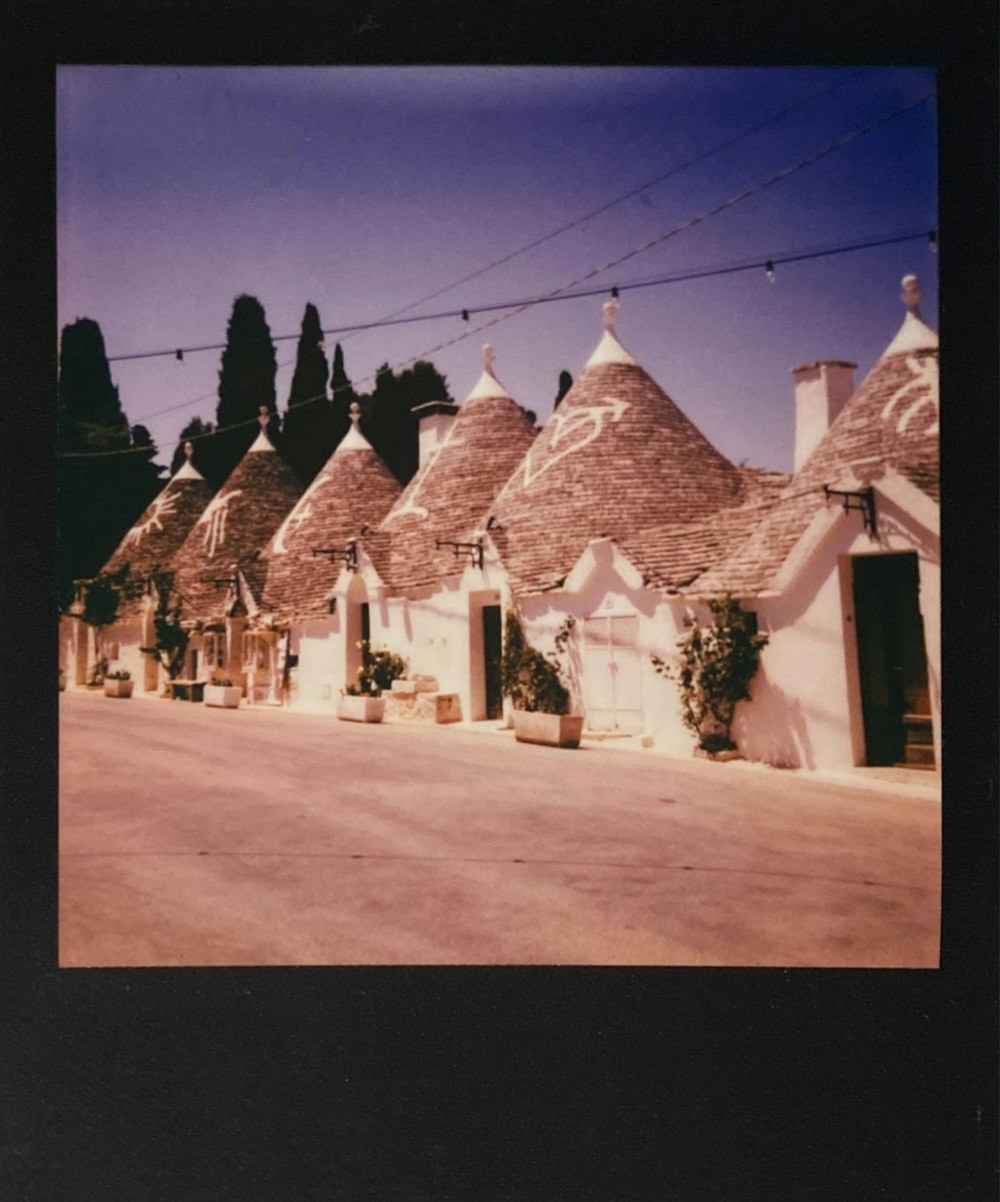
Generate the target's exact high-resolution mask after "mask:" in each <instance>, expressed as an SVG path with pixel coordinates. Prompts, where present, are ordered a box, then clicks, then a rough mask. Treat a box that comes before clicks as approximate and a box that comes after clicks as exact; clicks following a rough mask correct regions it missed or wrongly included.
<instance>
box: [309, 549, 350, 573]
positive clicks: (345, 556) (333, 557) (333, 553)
mask: <svg viewBox="0 0 1000 1202" xmlns="http://www.w3.org/2000/svg"><path fill="white" fill-rule="evenodd" d="M312 553H313V555H326V556H328V557H329V560H330V562H331V563H336V562H337V560H338V559H342V560H343V561H344V563H345V564H346V565H347V570H348V571H349V572H356V571H357V570H358V544H357V543H348V544H347V546H346V547H313V549H312Z"/></svg>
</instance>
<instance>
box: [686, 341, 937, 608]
mask: <svg viewBox="0 0 1000 1202" xmlns="http://www.w3.org/2000/svg"><path fill="white" fill-rule="evenodd" d="M890 349H891V348H890ZM938 406H939V389H938V352H937V350H936V349H935V348H933V347H927V348H919V349H914V350H905V351H902V352H900V353H896V354H887V355H885V356H883V358H882V359H880V360H879V362H878V363H877V364H876V365H875V367H874V368H873V369H872V370H871V372H870V373H869V374H868V376H867V377H866V378H865V380H864V381H863V383H862V384H861V387H860V388H858V390H857V391H856V392H855V393H854V395H853V396H852V397H851V399H850V400H849V401H848V402H847V404H846V405H845V406H844V408H843V410H842V411H841V412H840V414H839V415H838V417H837V418H836V420H835V421H834V422H833V423H832V424H831V426H830V428H829V430H827V432H826V434H825V435H824V436H823V438H822V439H821V440H820V442H819V444H818V445H817V447H816V449H815V450H814V451H813V453H812V454H811V455H810V456H809V458H808V459H807V460H806V462H805V463H804V464H803V465H802V467H801V468H800V470H799V471H798V472H797V473H796V474H795V476H793V477H792V479H791V481H790V482H789V484H788V486H787V488H786V489H785V490H784V492H783V493H782V494H781V496H780V498H779V499H778V500H777V501H776V503H775V504H774V505H773V506H772V507H771V508H770V511H769V512H768V513H767V514H766V515H765V516H764V518H763V519H762V520H761V522H760V523H759V525H757V526H756V528H755V529H754V530H753V531H752V533H751V534H750V535H749V536H748V537H747V538H746V539H745V540H744V542H743V543H742V545H740V546H739V547H737V548H735V549H734V550H732V551H731V552H730V553H729V554H728V555H727V556H726V557H725V558H724V559H723V560H722V561H721V562H719V563H717V564H716V565H715V567H714V568H713V569H712V570H711V571H709V572H707V573H706V574H705V575H704V576H703V577H702V578H700V579H699V580H698V581H697V582H696V585H695V587H694V589H693V590H692V591H696V592H731V593H734V594H740V595H743V596H749V595H752V594H754V593H758V592H762V591H764V590H766V589H767V588H768V587H769V586H770V582H771V581H772V579H773V577H774V575H775V574H776V573H777V571H778V569H779V568H780V567H781V565H782V564H783V563H784V561H785V559H786V558H787V557H788V554H789V552H790V551H791V549H792V547H794V545H795V543H796V542H797V541H798V539H799V538H800V537H801V536H802V534H803V533H804V532H805V530H806V527H807V526H808V525H809V523H810V522H811V521H812V519H813V517H814V516H815V515H816V513H817V512H818V511H819V510H821V509H823V508H825V505H826V502H825V500H824V497H823V485H824V484H828V485H830V487H831V488H837V487H842V486H843V482H844V481H845V480H851V479H853V480H855V481H856V482H857V483H858V484H859V485H860V484H862V483H863V482H864V481H865V480H868V479H870V478H871V477H872V476H873V475H875V474H877V473H878V471H879V470H880V469H881V468H882V467H892V468H895V469H896V471H898V472H899V473H900V474H901V475H903V476H905V477H906V478H907V479H908V480H910V481H911V483H913V484H915V485H916V486H917V487H918V488H920V489H922V490H923V491H924V492H926V493H927V494H928V496H930V497H931V498H933V499H934V500H935V501H937V500H939V495H940V490H939V462H940V459H939V448H938ZM852 517H853V518H854V520H855V521H859V522H860V518H859V517H858V516H857V515H852Z"/></svg>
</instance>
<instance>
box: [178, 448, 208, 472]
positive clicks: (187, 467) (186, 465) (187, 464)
mask: <svg viewBox="0 0 1000 1202" xmlns="http://www.w3.org/2000/svg"><path fill="white" fill-rule="evenodd" d="M193 454H194V444H193V443H190V442H186V443H185V444H184V456H185V458H184V462H183V463H182V464H181V466H180V467H179V468H178V469H177V471H176V472H174V479H175V480H204V479H205V477H204V476H203V475H202V474H201V472H199V471H198V469H197V468H196V467H195V465H194V464H193V463H192V462H191V456H192V455H193Z"/></svg>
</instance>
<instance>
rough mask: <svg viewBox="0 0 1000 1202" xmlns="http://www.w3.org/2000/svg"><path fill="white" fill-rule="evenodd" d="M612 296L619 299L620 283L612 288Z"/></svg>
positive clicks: (613, 298)
mask: <svg viewBox="0 0 1000 1202" xmlns="http://www.w3.org/2000/svg"><path fill="white" fill-rule="evenodd" d="M611 298H612V300H617V299H618V285H617V284H615V286H614V287H613V288H612V289H611Z"/></svg>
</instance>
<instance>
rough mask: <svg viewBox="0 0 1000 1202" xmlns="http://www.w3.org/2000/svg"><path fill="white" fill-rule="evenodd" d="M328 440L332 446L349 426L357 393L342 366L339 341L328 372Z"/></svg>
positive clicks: (337, 442)
mask: <svg viewBox="0 0 1000 1202" xmlns="http://www.w3.org/2000/svg"><path fill="white" fill-rule="evenodd" d="M330 391H331V393H332V394H333V395H332V397H331V400H330V442H331V445H332V446H333V447H337V446H339V444H340V441H341V439H342V438H343V437H344V435H345V434H346V433H347V431H348V430H349V429H350V428H351V406H352V405H353V404H354V402H355V401H357V399H358V398H357V395H356V393H355V391H354V388H353V386H352V384H351V381H350V378H349V377H348V375H347V371H346V370H345V368H344V352H343V349H342V348H341V345H340V343H339V342H338V343H337V345H336V346H335V347H334V348H333V368H332V370H331V372H330Z"/></svg>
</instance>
